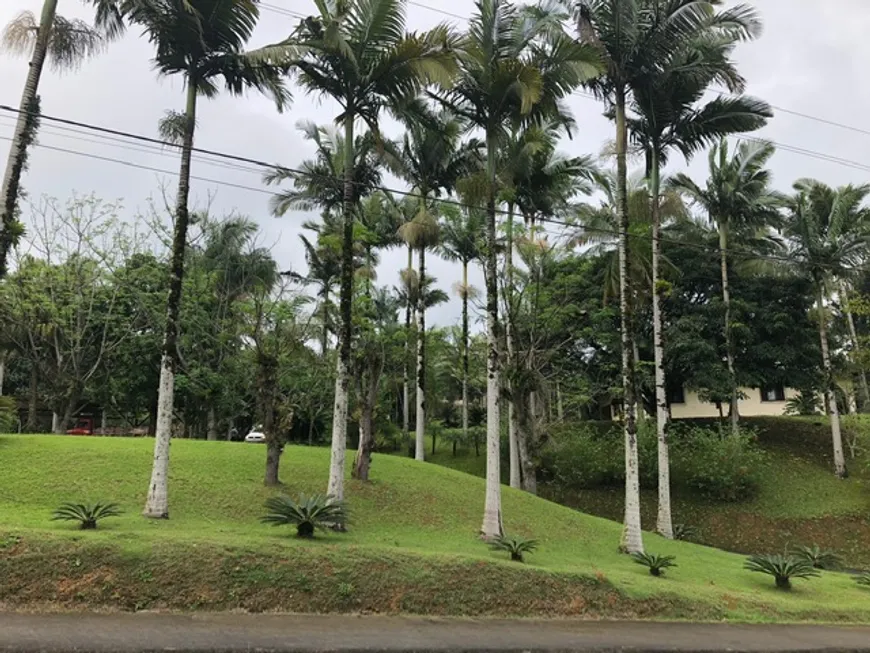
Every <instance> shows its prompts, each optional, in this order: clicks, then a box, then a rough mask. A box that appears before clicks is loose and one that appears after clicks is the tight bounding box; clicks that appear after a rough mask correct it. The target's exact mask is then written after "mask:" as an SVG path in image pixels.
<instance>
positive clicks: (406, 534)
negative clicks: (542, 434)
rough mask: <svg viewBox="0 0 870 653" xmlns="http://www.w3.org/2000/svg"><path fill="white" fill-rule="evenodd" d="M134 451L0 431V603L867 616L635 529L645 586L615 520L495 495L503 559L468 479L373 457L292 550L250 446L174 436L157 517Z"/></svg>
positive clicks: (289, 456)
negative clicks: (518, 558) (339, 522)
mask: <svg viewBox="0 0 870 653" xmlns="http://www.w3.org/2000/svg"><path fill="white" fill-rule="evenodd" d="M151 447H152V441H151V440H148V439H124V438H76V437H63V436H59V437H56V436H4V437H0V461H2V468H3V474H2V477H0V607H4V608H10V607H12V608H16V607H17V608H34V607H35V608H39V607H42V608H83V607H87V608H119V609H145V608H149V609H152V608H171V609H210V610H224V609H247V610H279V611H295V612H326V611H377V612H393V613H395V612H405V613H417V614H444V615H448V614H449V615H481V614H486V615H523V616H557V615H566V616H567V615H572V616H574V615H576V616H587V617H605V618H618V617H648V618H684V619H720V618H730V619H738V620H750V621H757V620H766V621H778V620H796V619H818V620H852V621H870V592H868V591H864V590H861V589H860V588H858V587H857V585H856V584H855V583H854V581H853V580H852V578H850V577H848V576H847V575H845V574H837V573H825V574H824V576H823V577H822V578H819V579H815V580H812V581H807V582H804V581H797V583H796V587H795V589H794V590H793V591H792V592H790V593H784V592H780V591H777V590H775V589H774V588H773V583H772V580H771V579H769V578H767V577H764V576H761V575H757V574H753V573H750V572H747V571H744V570H743V569H742V563H743V558H742V557H741V556H738V555H733V554H729V553H725V552H722V551H718V550H715V549H712V548H707V547H703V546H699V545H696V544H690V543H683V542H666V541H664V540H661V539H660V538H658V537H656V536H653V535H648V536H647V538H646V539H647V547H648V549H649V550H650V551H652V552H655V553H662V554H673V555H676V556H677V563H678V564H679V567H678V568H676V569H673V570H671V572H670V573H669V575H668V577H666V578H663V579H656V578H652V577H650V576H649V575H647V574H646V571H645V570H644V569H643V568H642V567H640V566H639V565H636V564H634V563H632V561H631V560H630V559H629V558H628V557H626V556H624V555H621V554H619V553H618V552H617V543H618V541H619V534H620V526H619V525H618V524H616V523H614V522H609V521H606V520H604V519H600V518H597V517H592V516H588V515H584V514H581V513H578V512H575V511H573V510H570V509H568V508H565V507H562V506H559V505H557V504H554V503H550V502H547V501H544V500H542V499H538V498H536V497H532V496H529V495H526V494H523V493H520V492H516V491H512V490H510V489H507V488H506V489H505V491H504V515H505V526H506V529H507V530H508V532H512V533H520V534H523V535H525V536H532V537H536V538H538V539H539V540H540V550H539V552H537V553H535V554H533V555H531V556H530V557H529V562H528V564H526V565H519V564H516V563H511V562H509V561H507V560H505V559H504V556H503V555H501V554H498V553H494V552H491V551H489V550H488V549H487V548H486V547H485V546H484V545H483V544H482V543H481V542H480V541H479V540H478V538H477V529H478V527H479V523H480V517H481V511H482V507H483V493H484V485H483V481H482V480H481V479H478V478H475V477H473V476H470V475H466V474H463V473H460V472H457V471H454V470H450V469H446V468H444V467H441V466H438V465H431V464H418V463H415V462H414V461H411V460H407V459H403V458H399V457H394V456H381V455H377V456H376V457H375V461H374V466H373V471H372V476H373V481H372V482H371V483H370V484H360V483H357V482H349V485H348V498H349V505H350V509H351V512H352V524H351V528H350V531H349V532H348V533H346V534H334V533H329V534H325V535H322V536H321V537H320V538H319V539H318V540H315V541H310V542H309V541H298V540H296V539H295V538H292V537H289V535H290V529H287V530H282V529H275V528H272V527H268V526H264V525H261V524H260V523H259V522H258V517H259V516H260V515H261V514H262V503H263V501H264V499H265V498H266V497H268V496H269V495H270V494H271V493H272V491H271V490H267V489H265V488H263V487H262V485H261V480H262V466H263V457H264V451H263V449H262V448H261V447H258V446H255V445H244V444H233V443H223V442H215V443H210V442H201V441H177V442H175V443H174V444H173V451H172V457H173V458H172V466H171V486H170V493H171V516H172V518H171V519H170V520H168V521H159V522H155V521H149V520H146V519H144V518H142V517H140V516H139V514H138V512H139V510H140V508H141V506H142V504H143V500H144V493H145V489H146V484H147V481H148V475H149V471H150V457H151ZM328 457H329V452H328V450H326V449H319V448H318V449H308V448H304V447H288V448H287V450H286V452H285V455H284V458H283V462H282V479H283V480H284V482H285V483H286V490H287V491H288V492H289V493H291V494H295V493H297V492H300V491H305V492H308V493H311V492H317V491H321V490H322V488H323V487H324V486H325V482H326V474H327V468H328ZM348 462H349V464H350V460H349V461H348ZM98 500H100V501H116V502H119V503H120V504H121V505H122V507H123V508H124V509H125V510H126V514H125V515H124V516H123V517H121V518H118V519H114V520H107V521H106V522H105V525H104V526H103V527H101V530H98V531H96V532H80V531H77V530H75V529H74V528H73V527H72V526H71V525H69V524H63V523H58V522H51V521H49V518H50V515H51V511H52V509H53V508H55V507H56V506H57V505H59V504H60V503H62V502H64V501H98Z"/></svg>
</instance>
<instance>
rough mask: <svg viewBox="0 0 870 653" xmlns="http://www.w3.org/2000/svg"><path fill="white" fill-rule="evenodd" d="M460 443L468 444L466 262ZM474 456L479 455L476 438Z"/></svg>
mask: <svg viewBox="0 0 870 653" xmlns="http://www.w3.org/2000/svg"><path fill="white" fill-rule="evenodd" d="M462 441H463V442H465V443H467V442H468V261H462ZM474 454H475V455H476V456H479V455H480V450H479V448H478V443H477V436H475V438H474Z"/></svg>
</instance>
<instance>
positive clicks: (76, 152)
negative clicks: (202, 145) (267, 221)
mask: <svg viewBox="0 0 870 653" xmlns="http://www.w3.org/2000/svg"><path fill="white" fill-rule="evenodd" d="M0 140H3V141H8V142H12V138H10V137H8V136H0ZM34 147H37V148H40V149H44V150H51V151H53V152H61V153H63V154H72V155H74V156H82V157H85V158H88V159H95V160H97V161H105V162H107V163H117V164H119V165H122V166H127V167H128V168H136V169H138V170H147V171H148V172H157V173H160V174H164V175H172V176H174V177H177V176H178V171H177V170H175V171H173V170H164V169H162V168H153V167H151V166H146V165H143V164H141V163H133V162H132V161H124V160H123V159H114V158H112V157H108V156H101V155H99V154H93V153H91V152H81V151H79V150H70V149H67V148H64V147H57V146H54V145H43V144H42V143H36V144H35V145H34ZM190 178H191V179H195V180H197V181H203V182H206V183H210V184H218V185H220V186H229V187H232V188H239V189H241V190H249V191H253V192H255V193H263V194H264V195H270V196H271V195H274V193H273V192H272V191H269V190H266V189H265V188H255V187H253V186H245V185H244V184H234V183H232V182H229V181H222V180H220V179H210V178H208V177H198V176H196V175H191V176H190Z"/></svg>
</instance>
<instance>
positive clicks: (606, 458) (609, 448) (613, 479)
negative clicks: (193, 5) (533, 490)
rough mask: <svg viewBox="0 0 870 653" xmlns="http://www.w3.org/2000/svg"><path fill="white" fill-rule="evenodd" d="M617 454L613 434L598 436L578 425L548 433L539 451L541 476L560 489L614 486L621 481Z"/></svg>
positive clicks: (618, 446)
mask: <svg viewBox="0 0 870 653" xmlns="http://www.w3.org/2000/svg"><path fill="white" fill-rule="evenodd" d="M621 451H623V448H622V442H621V440H620V439H619V437H618V435H617V434H613V433H607V434H605V435H601V434H600V433H596V432H595V431H593V430H592V429H590V428H588V427H586V426H584V425H582V424H580V425H574V428H573V429H565V428H562V429H560V430H559V431H558V432H552V431H551V433H550V437H549V439H548V441H547V443H546V445H544V447H543V448H542V450H541V474H542V477H544V478H547V479H548V480H550V481H551V482H553V483H554V484H555V485H558V486H561V487H563V488H571V489H586V488H594V487H600V486H604V485H615V484H617V483H620V482H622V480H623V479H624V478H625V469H624V466H623V459H622V457H621V456H620V455H619V452H621Z"/></svg>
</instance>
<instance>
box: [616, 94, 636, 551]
mask: <svg viewBox="0 0 870 653" xmlns="http://www.w3.org/2000/svg"><path fill="white" fill-rule="evenodd" d="M615 105H616V196H617V199H616V202H617V212H618V215H619V313H620V317H621V320H620V331H621V336H622V390H623V400H622V405H623V416H622V417H623V424H624V430H625V523H624V528H623V533H622V548H623V549H624V550H625V551H626V552H628V553H635V552H642V551H643V535H642V533H641V525H640V472H639V469H638V467H639V465H638V455H637V419H636V412H635V411H636V410H637V401H636V398H635V393H634V375H635V374H634V333H633V332H632V327H633V325H632V316H631V307H630V302H631V298H630V294H631V289H630V288H629V285H628V284H629V268H628V229H629V216H628V165H627V161H626V155H627V146H628V126H627V123H626V118H625V91H624V89H617V92H616V102H615Z"/></svg>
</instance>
